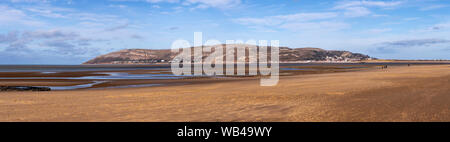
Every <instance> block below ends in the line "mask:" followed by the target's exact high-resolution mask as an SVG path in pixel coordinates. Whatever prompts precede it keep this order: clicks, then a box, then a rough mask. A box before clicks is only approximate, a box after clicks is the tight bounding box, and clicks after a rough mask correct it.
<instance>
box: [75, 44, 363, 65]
mask: <svg viewBox="0 0 450 142" xmlns="http://www.w3.org/2000/svg"><path fill="white" fill-rule="evenodd" d="M215 46H219V45H215ZM246 47H247V46H246V45H237V48H246ZM246 49H247V48H246ZM176 55H177V53H172V52H171V50H169V49H164V50H152V49H125V50H120V51H117V52H112V53H108V54H105V55H101V56H98V57H96V58H94V59H92V60H89V61H87V62H85V63H83V64H143V63H164V62H169V61H171V60H172V59H173V58H174V57H175V56H176ZM208 55H209V54H206V53H205V54H204V56H208ZM367 59H370V57H369V56H367V55H363V54H359V53H352V52H349V51H335V50H324V49H320V48H288V47H280V62H301V61H361V60H367Z"/></svg>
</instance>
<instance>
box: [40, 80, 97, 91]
mask: <svg viewBox="0 0 450 142" xmlns="http://www.w3.org/2000/svg"><path fill="white" fill-rule="evenodd" d="M104 82H106V81H94V82H92V83H89V84H81V85H74V86H40V87H49V88H50V89H51V90H52V91H58V90H59V91H60V90H75V89H83V88H90V87H92V86H94V85H97V84H101V83H104Z"/></svg>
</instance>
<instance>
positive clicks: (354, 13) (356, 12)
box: [344, 7, 372, 17]
mask: <svg viewBox="0 0 450 142" xmlns="http://www.w3.org/2000/svg"><path fill="white" fill-rule="evenodd" d="M371 13H372V12H371V11H370V10H369V9H367V8H365V7H349V8H346V10H345V12H344V16H347V17H361V16H367V15H370V14H371Z"/></svg>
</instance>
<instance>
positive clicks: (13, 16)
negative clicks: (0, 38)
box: [0, 6, 45, 26]
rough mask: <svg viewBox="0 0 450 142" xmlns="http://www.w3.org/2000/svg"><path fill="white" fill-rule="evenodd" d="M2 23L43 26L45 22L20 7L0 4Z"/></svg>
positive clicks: (0, 19)
mask: <svg viewBox="0 0 450 142" xmlns="http://www.w3.org/2000/svg"><path fill="white" fill-rule="evenodd" d="M0 11H2V12H0V25H26V26H42V25H44V24H45V23H44V22H42V21H38V20H35V19H33V18H32V17H30V16H29V15H27V14H26V13H25V12H23V11H22V10H19V9H14V8H11V7H8V6H0Z"/></svg>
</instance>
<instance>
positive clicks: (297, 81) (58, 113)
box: [0, 65, 450, 121]
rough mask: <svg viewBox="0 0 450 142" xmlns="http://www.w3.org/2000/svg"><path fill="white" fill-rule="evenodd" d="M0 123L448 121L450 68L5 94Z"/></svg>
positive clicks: (0, 94) (0, 97) (1, 96)
mask: <svg viewBox="0 0 450 142" xmlns="http://www.w3.org/2000/svg"><path fill="white" fill-rule="evenodd" d="M0 121H450V66H449V65H426V66H425V65H423V66H411V67H405V66H401V67H390V68H389V69H386V70H381V69H370V70H363V71H357V72H343V73H327V74H309V75H296V76H282V77H281V80H280V82H279V84H278V85H277V86H274V87H261V86H259V80H242V81H231V82H218V83H201V84H191V85H180V86H161V87H148V88H128V89H107V90H74V91H51V92H0Z"/></svg>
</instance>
